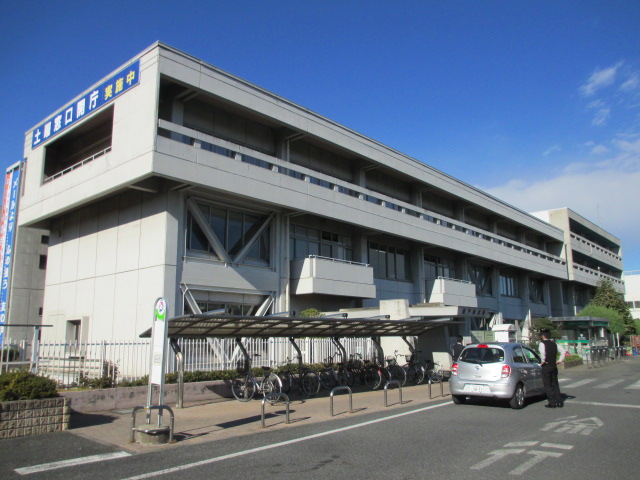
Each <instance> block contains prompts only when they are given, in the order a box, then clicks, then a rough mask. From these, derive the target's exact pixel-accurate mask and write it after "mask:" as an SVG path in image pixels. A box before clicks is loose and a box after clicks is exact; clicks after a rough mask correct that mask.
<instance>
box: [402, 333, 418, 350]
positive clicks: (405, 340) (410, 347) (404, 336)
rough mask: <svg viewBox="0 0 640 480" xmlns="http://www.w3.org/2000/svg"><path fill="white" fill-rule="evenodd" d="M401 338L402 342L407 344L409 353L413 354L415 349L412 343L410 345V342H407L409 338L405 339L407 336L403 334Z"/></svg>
mask: <svg viewBox="0 0 640 480" xmlns="http://www.w3.org/2000/svg"><path fill="white" fill-rule="evenodd" d="M402 340H403V341H404V343H406V344H407V346H408V347H409V351H410V352H411V355H414V354H415V353H416V349H415V348H413V345H411V343H410V342H409V340H407V336H406V335H403V336H402Z"/></svg>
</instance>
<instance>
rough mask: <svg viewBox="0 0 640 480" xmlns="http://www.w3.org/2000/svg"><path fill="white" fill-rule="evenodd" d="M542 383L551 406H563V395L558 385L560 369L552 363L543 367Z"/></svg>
mask: <svg viewBox="0 0 640 480" xmlns="http://www.w3.org/2000/svg"><path fill="white" fill-rule="evenodd" d="M542 382H543V383H544V391H545V393H546V394H547V399H548V400H549V405H552V406H554V407H557V406H561V405H562V402H563V400H562V394H561V393H560V385H558V367H557V366H555V365H552V364H550V363H545V364H544V365H542Z"/></svg>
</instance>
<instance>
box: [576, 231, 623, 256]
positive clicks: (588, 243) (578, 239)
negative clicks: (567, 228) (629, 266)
mask: <svg viewBox="0 0 640 480" xmlns="http://www.w3.org/2000/svg"><path fill="white" fill-rule="evenodd" d="M571 238H572V239H573V240H574V241H576V242H578V243H579V244H582V245H584V246H586V247H587V248H589V249H590V251H591V253H593V252H598V253H601V254H603V255H607V256H609V257H611V258H613V259H615V260H617V261H619V262H621V261H622V257H621V256H620V255H617V254H615V253H613V252H612V251H611V250H607V249H606V248H604V247H602V246H600V245H598V244H596V243H593V242H591V241H590V240H587V239H586V238H584V237H581V236H580V235H576V234H575V233H571Z"/></svg>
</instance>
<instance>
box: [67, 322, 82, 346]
mask: <svg viewBox="0 0 640 480" xmlns="http://www.w3.org/2000/svg"><path fill="white" fill-rule="evenodd" d="M80 325H81V322H80V320H69V321H68V322H67V341H70V342H79V341H80Z"/></svg>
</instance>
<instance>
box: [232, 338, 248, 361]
mask: <svg viewBox="0 0 640 480" xmlns="http://www.w3.org/2000/svg"><path fill="white" fill-rule="evenodd" d="M235 340H236V345H238V348H239V349H240V351H241V352H242V356H243V357H244V361H245V362H247V365H248V366H249V368H251V358H250V357H249V353H248V352H247V349H246V348H244V345H243V344H242V338H241V337H236V338H235Z"/></svg>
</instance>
